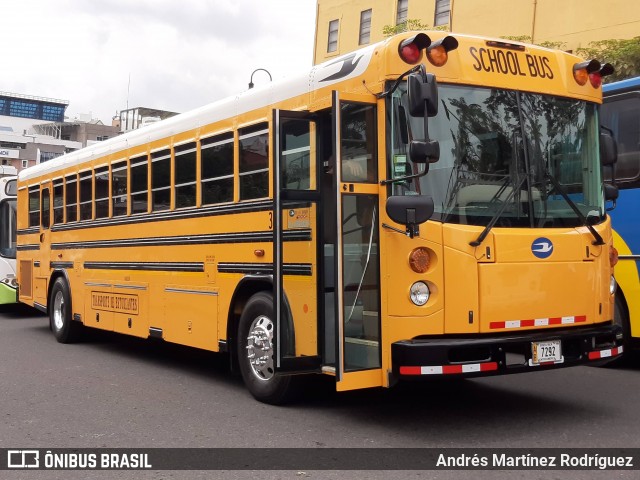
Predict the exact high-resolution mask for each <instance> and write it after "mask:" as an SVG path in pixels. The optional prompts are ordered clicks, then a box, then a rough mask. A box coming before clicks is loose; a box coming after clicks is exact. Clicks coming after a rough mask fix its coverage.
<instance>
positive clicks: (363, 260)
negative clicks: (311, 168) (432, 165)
mask: <svg viewBox="0 0 640 480" xmlns="http://www.w3.org/2000/svg"><path fill="white" fill-rule="evenodd" d="M332 103H333V108H332V117H333V137H334V139H335V141H334V142H333V156H334V158H335V167H334V168H333V170H334V171H335V172H334V178H333V182H334V186H333V192H334V195H335V204H334V205H335V207H334V208H333V210H334V212H332V213H333V214H334V215H335V222H336V228H335V231H336V233H335V235H336V236H335V237H334V238H333V240H332V241H331V243H333V249H332V250H333V255H332V256H333V265H334V268H333V270H334V285H335V288H334V290H335V301H334V305H333V308H334V312H335V314H334V319H335V332H336V335H335V339H334V341H335V352H336V369H335V370H336V381H337V389H338V390H351V389H355V388H364V387H376V386H382V384H383V383H382V382H383V374H382V368H381V354H382V352H381V325H380V311H381V308H380V258H379V240H378V224H379V218H380V215H379V214H378V209H379V204H380V202H379V188H380V187H379V186H378V133H377V132H378V115H377V104H376V99H375V97H374V96H373V95H370V96H364V95H354V94H344V93H339V92H337V91H334V92H333V102H332Z"/></svg>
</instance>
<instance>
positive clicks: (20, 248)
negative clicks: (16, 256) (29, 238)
mask: <svg viewBox="0 0 640 480" xmlns="http://www.w3.org/2000/svg"><path fill="white" fill-rule="evenodd" d="M16 250H18V251H19V252H26V251H27V250H40V245H39V244H37V243H34V244H28V245H17V246H16Z"/></svg>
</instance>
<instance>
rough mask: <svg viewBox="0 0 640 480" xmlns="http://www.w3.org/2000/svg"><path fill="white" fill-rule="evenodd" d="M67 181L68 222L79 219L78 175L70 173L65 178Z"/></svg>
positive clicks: (66, 204) (65, 195) (65, 196)
mask: <svg viewBox="0 0 640 480" xmlns="http://www.w3.org/2000/svg"><path fill="white" fill-rule="evenodd" d="M64 182H65V194H64V198H65V208H66V213H67V222H77V221H78V177H77V176H76V175H75V174H74V175H69V176H68V177H66V178H65V179H64Z"/></svg>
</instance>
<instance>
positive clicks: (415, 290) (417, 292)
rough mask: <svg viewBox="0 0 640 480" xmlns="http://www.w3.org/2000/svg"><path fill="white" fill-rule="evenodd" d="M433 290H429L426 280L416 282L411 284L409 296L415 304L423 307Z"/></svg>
mask: <svg viewBox="0 0 640 480" xmlns="http://www.w3.org/2000/svg"><path fill="white" fill-rule="evenodd" d="M430 295H431V292H430V291H429V287H428V286H427V284H426V283H424V282H416V283H414V284H413V285H411V291H410V293H409V297H410V298H411V301H412V302H413V303H414V305H418V306H419V307H421V306H422V305H424V304H425V303H427V302H428V301H429V296H430Z"/></svg>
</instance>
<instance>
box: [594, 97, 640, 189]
mask: <svg viewBox="0 0 640 480" xmlns="http://www.w3.org/2000/svg"><path fill="white" fill-rule="evenodd" d="M634 93H636V92H631V93H630V94H623V95H621V96H620V97H621V98H619V99H616V100H611V101H607V102H606V103H605V104H604V105H602V123H603V124H604V125H605V126H607V127H609V128H611V129H612V130H613V133H614V138H615V139H616V142H617V144H618V161H617V162H616V183H617V185H618V186H619V187H620V188H636V187H640V96H638V95H637V93H636V95H633V94H634Z"/></svg>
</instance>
